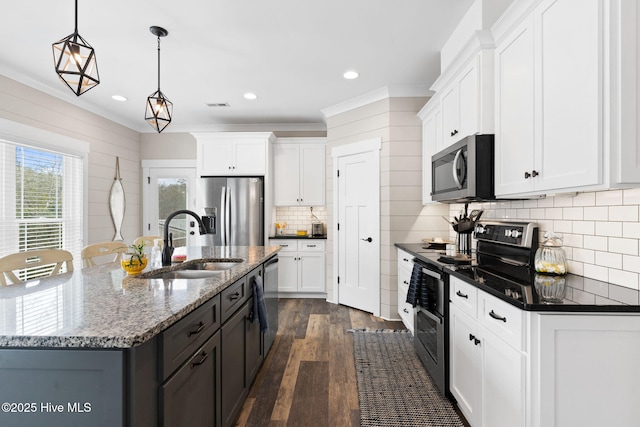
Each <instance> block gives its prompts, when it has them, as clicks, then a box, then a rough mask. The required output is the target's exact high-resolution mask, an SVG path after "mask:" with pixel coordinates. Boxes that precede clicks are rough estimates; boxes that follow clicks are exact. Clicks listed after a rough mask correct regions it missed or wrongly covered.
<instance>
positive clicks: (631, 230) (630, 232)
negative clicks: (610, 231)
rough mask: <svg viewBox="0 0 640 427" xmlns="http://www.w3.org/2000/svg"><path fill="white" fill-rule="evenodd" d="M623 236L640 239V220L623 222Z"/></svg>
mask: <svg viewBox="0 0 640 427" xmlns="http://www.w3.org/2000/svg"><path fill="white" fill-rule="evenodd" d="M622 237H627V238H629V239H640V222H625V223H624V224H622Z"/></svg>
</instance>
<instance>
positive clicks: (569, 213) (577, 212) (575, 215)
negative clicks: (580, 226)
mask: <svg viewBox="0 0 640 427" xmlns="http://www.w3.org/2000/svg"><path fill="white" fill-rule="evenodd" d="M562 218H563V219H570V220H575V221H581V220H583V219H584V209H583V208H563V209H562Z"/></svg>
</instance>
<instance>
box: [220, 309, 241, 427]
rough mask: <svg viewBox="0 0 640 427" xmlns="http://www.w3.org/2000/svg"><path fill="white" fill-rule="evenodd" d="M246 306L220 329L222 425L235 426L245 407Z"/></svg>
mask: <svg viewBox="0 0 640 427" xmlns="http://www.w3.org/2000/svg"><path fill="white" fill-rule="evenodd" d="M246 317H247V313H246V310H245V308H244V307H243V308H241V309H240V310H238V312H237V313H235V314H234V315H233V316H232V317H231V318H230V319H229V320H228V321H227V322H226V323H225V324H224V325H222V328H221V329H220V335H221V336H220V340H221V345H222V353H221V356H222V372H221V380H222V390H224V393H223V394H222V407H221V410H222V425H223V426H224V427H228V426H231V425H233V422H234V421H235V419H236V416H237V415H238V413H239V412H240V409H241V408H242V403H243V401H244V398H245V395H246V393H247V377H246V369H245V368H246V363H245V354H247V349H246V343H247V338H246V332H247V328H246V323H247V320H246Z"/></svg>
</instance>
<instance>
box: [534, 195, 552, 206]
mask: <svg viewBox="0 0 640 427" xmlns="http://www.w3.org/2000/svg"><path fill="white" fill-rule="evenodd" d="M537 200H538V207H539V208H552V207H553V197H543V198H542V199H537Z"/></svg>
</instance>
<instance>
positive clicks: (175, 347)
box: [159, 295, 220, 380]
mask: <svg viewBox="0 0 640 427" xmlns="http://www.w3.org/2000/svg"><path fill="white" fill-rule="evenodd" d="M218 328H220V295H216V296H215V297H213V298H211V299H210V300H209V301H207V302H206V303H204V304H203V305H202V306H200V307H198V308H197V309H195V310H194V311H192V312H191V313H189V314H188V315H187V316H186V317H184V318H183V319H181V320H180V321H178V323H176V324H175V325H173V326H171V327H170V328H169V329H167V330H166V331H164V332H162V333H161V334H160V340H159V345H160V357H161V360H160V370H161V372H160V375H161V379H162V380H164V379H165V378H167V377H168V376H169V375H171V373H173V372H174V371H175V370H176V369H177V368H178V367H179V366H180V365H182V364H183V363H184V362H185V360H187V359H188V358H189V357H190V356H191V355H192V354H193V352H195V351H196V350H197V349H198V347H200V346H202V344H204V342H205V341H206V340H207V338H209V337H210V336H211V335H212V334H213V333H214V332H215V331H216V330H217V329H218Z"/></svg>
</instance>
